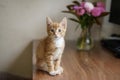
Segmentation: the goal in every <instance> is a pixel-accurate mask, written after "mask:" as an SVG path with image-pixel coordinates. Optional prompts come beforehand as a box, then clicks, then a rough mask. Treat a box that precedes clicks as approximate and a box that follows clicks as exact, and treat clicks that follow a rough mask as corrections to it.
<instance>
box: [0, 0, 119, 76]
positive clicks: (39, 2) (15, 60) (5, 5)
mask: <svg viewBox="0 0 120 80" xmlns="http://www.w3.org/2000/svg"><path fill="white" fill-rule="evenodd" d="M72 1H73V0H0V71H5V72H9V73H12V74H15V75H19V76H23V77H31V76H32V41H33V40H36V39H41V38H44V37H45V36H46V35H47V33H46V17H47V16H49V17H51V19H52V20H53V21H57V22H60V21H61V20H62V18H63V17H65V16H66V17H73V16H72V15H70V14H65V13H62V12H61V11H62V10H66V5H67V4H70V3H71V2H72ZM78 1H80V0H78ZM86 1H93V0H86ZM95 1H104V2H105V3H106V9H107V11H110V3H111V0H106V1H105V0H95ZM108 18H109V16H107V17H105V18H104V19H102V24H103V25H102V27H100V26H97V25H94V29H93V30H92V36H93V37H94V39H95V40H100V39H101V38H104V37H108V36H110V35H111V34H112V33H119V31H120V28H119V26H118V25H115V24H111V23H109V22H108ZM76 25H77V24H76V23H74V22H72V21H70V20H68V28H67V33H66V37H65V39H66V40H77V38H78V37H79V35H80V31H81V30H80V28H79V29H78V30H77V31H75V27H76Z"/></svg>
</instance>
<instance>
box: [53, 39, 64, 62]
mask: <svg viewBox="0 0 120 80" xmlns="http://www.w3.org/2000/svg"><path fill="white" fill-rule="evenodd" d="M54 43H55V46H56V47H57V49H56V50H55V52H54V60H55V59H57V58H58V57H59V56H60V55H61V54H62V53H63V49H64V39H63V38H60V39H56V40H55V41H54Z"/></svg>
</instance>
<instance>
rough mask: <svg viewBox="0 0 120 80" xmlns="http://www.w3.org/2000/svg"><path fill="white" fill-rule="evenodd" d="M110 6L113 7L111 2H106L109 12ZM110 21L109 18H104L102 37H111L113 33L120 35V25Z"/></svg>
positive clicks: (107, 0) (108, 0) (109, 0)
mask: <svg viewBox="0 0 120 80" xmlns="http://www.w3.org/2000/svg"><path fill="white" fill-rule="evenodd" d="M110 5H111V0H106V8H107V11H110ZM108 20H109V16H107V17H105V18H104V21H103V28H102V32H101V34H102V35H101V36H102V37H109V36H110V35H111V34H113V33H116V34H120V25H117V24H113V23H110V22H108Z"/></svg>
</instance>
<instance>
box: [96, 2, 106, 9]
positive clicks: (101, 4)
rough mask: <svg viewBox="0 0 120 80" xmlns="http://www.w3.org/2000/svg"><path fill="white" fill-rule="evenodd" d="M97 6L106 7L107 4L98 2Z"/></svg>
mask: <svg viewBox="0 0 120 80" xmlns="http://www.w3.org/2000/svg"><path fill="white" fill-rule="evenodd" d="M96 5H97V7H103V8H104V9H105V4H104V3H103V2H97V4H96Z"/></svg>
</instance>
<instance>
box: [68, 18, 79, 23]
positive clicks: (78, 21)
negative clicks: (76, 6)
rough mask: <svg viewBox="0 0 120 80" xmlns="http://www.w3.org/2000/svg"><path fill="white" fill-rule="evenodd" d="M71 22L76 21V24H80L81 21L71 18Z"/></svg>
mask: <svg viewBox="0 0 120 80" xmlns="http://www.w3.org/2000/svg"><path fill="white" fill-rule="evenodd" d="M69 19H70V20H71V21H74V22H77V23H80V21H79V20H77V19H74V18H69Z"/></svg>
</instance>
